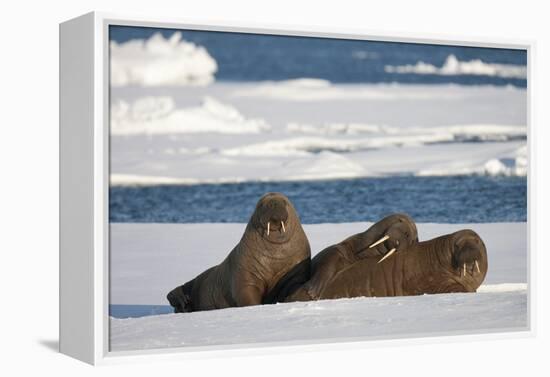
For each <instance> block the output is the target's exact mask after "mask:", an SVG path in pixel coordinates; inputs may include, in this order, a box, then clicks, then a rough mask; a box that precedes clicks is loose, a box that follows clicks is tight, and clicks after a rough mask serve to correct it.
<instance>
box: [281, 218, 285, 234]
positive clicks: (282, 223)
mask: <svg viewBox="0 0 550 377" xmlns="http://www.w3.org/2000/svg"><path fill="white" fill-rule="evenodd" d="M281 227H282V228H283V233H286V229H285V223H284V222H283V221H281Z"/></svg>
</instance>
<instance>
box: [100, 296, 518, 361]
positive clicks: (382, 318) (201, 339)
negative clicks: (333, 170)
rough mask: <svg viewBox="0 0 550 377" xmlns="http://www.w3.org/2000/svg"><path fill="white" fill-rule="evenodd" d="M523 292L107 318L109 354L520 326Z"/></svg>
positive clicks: (400, 298) (472, 331) (510, 328)
mask: <svg viewBox="0 0 550 377" xmlns="http://www.w3.org/2000/svg"><path fill="white" fill-rule="evenodd" d="M526 313H527V295H526V291H512V292H499V293H476V294H467V293H454V294H440V295H424V296H418V297H392V298H353V299H339V300H323V301H316V302H305V303H283V304H276V305H263V306H255V307H245V308H229V309H221V310H213V311H208V312H197V313H185V314H165V315H159V316H150V317H142V318H133V319H114V318H111V334H110V346H111V351H122V350H138V349H150V348H166V347H192V346H205V345H220V344H253V343H266V342H287V343H288V342H294V343H297V342H307V341H314V340H316V341H325V342H326V341H329V342H335V341H338V340H354V339H355V340H362V339H361V338H368V339H377V338H396V337H399V338H403V337H413V336H416V337H418V336H435V335H438V334H439V335H443V334H445V335H447V334H457V333H460V334H465V333H480V332H490V331H502V330H506V331H513V330H520V329H525V327H526V325H527V322H526V318H527V317H526Z"/></svg>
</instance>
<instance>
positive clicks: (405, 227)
mask: <svg viewBox="0 0 550 377" xmlns="http://www.w3.org/2000/svg"><path fill="white" fill-rule="evenodd" d="M385 235H389V236H390V238H389V239H388V240H386V241H385V242H383V243H381V244H379V245H377V246H375V247H373V248H369V246H370V245H372V244H373V243H374V242H376V241H377V240H379V239H380V238H382V237H383V236H385ZM417 242H418V232H417V230H416V225H415V224H414V221H413V220H412V219H411V218H410V217H409V216H407V215H405V214H401V213H398V214H393V215H390V216H387V217H385V218H383V219H382V220H380V221H379V222H377V223H376V224H374V225H372V226H371V227H370V228H369V229H367V230H366V231H364V232H362V233H358V234H355V235H353V236H351V237H348V238H346V239H345V240H344V241H342V242H340V243H338V244H335V245H332V246H329V247H327V248H326V249H324V250H322V251H321V252H319V253H318V254H317V255H316V256H315V257H314V258H313V259H312V261H311V279H310V280H309V281H308V282H306V283H305V284H304V285H303V286H302V287H300V288H299V289H297V290H296V291H295V292H293V293H292V294H291V295H290V296H289V297H287V298H286V299H285V301H309V300H318V299H321V298H323V292H324V291H325V290H326V289H328V288H329V287H330V286H331V285H332V281H333V280H334V279H335V278H336V277H337V276H338V275H339V274H340V273H342V272H343V271H346V270H347V269H349V268H350V267H351V266H353V265H354V264H356V263H357V262H359V261H361V260H364V259H373V258H374V259H376V260H379V259H380V258H382V257H383V256H384V255H385V254H386V253H387V252H388V251H389V250H391V249H392V248H396V253H400V252H403V251H404V250H406V249H408V248H409V247H410V246H411V245H413V244H415V243H417ZM394 255H395V254H394Z"/></svg>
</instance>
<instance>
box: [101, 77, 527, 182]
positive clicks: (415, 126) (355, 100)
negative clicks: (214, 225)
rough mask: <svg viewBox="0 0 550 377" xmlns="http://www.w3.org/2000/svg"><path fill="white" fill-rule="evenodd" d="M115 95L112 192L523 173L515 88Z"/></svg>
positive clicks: (277, 86)
mask: <svg viewBox="0 0 550 377" xmlns="http://www.w3.org/2000/svg"><path fill="white" fill-rule="evenodd" d="M111 96H112V97H111V184H112V185H131V184H194V183H220V182H243V181H287V180H308V179H338V178H355V177H369V176H385V175H393V174H411V175H454V174H487V175H519V176H525V175H526V172H527V149H526V144H527V143H526V138H527V127H526V121H527V116H526V103H527V102H526V98H527V96H526V91H525V90H524V89H521V88H513V87H491V86H487V87H485V86H480V87H478V86H470V87H463V86H456V85H431V86H430V85H390V84H376V85H373V84H332V83H330V82H328V81H324V80H317V79H315V80H314V79H299V80H289V81H281V82H260V83H214V84H211V85H208V86H198V87H197V86H183V87H178V88H169V87H147V88H140V87H131V88H128V87H121V88H117V87H115V88H112V91H111Z"/></svg>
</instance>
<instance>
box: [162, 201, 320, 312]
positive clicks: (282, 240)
mask: <svg viewBox="0 0 550 377" xmlns="http://www.w3.org/2000/svg"><path fill="white" fill-rule="evenodd" d="M310 257H311V253H310V247H309V242H308V239H307V237H306V235H305V233H304V230H303V229H302V225H301V223H300V219H299V218H298V214H297V213H296V210H295V209H294V207H293V205H292V204H291V203H290V201H289V200H288V198H287V197H286V196H284V195H282V194H279V193H268V194H266V195H264V196H263V197H262V198H261V199H260V200H259V201H258V204H257V205H256V209H255V211H254V213H253V214H252V217H251V218H250V221H249V222H248V224H247V226H246V229H245V232H244V234H243V236H242V238H241V240H240V242H239V243H238V244H237V246H235V247H234V248H233V250H232V251H231V252H230V253H229V255H228V256H227V258H226V259H225V260H224V261H223V262H222V263H220V264H219V265H217V266H214V267H211V268H209V269H208V270H206V271H204V272H203V273H202V274H200V275H198V276H197V277H196V278H194V279H193V280H191V281H189V282H187V283H185V284H184V285H182V286H179V287H177V288H175V289H173V290H172V291H171V292H170V293H168V296H167V298H168V301H169V302H170V305H172V306H173V307H174V310H175V312H176V313H178V312H191V311H199V310H211V309H221V308H227V307H234V306H248V305H258V304H262V303H273V302H276V301H280V300H282V299H283V298H284V297H286V296H287V295H288V292H289V290H291V289H294V288H295V287H296V286H300V285H302V284H303V283H304V282H306V281H307V280H309V277H310V273H309V272H310V270H309V268H310V260H311V259H310Z"/></svg>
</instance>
